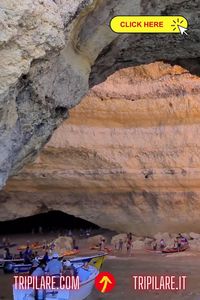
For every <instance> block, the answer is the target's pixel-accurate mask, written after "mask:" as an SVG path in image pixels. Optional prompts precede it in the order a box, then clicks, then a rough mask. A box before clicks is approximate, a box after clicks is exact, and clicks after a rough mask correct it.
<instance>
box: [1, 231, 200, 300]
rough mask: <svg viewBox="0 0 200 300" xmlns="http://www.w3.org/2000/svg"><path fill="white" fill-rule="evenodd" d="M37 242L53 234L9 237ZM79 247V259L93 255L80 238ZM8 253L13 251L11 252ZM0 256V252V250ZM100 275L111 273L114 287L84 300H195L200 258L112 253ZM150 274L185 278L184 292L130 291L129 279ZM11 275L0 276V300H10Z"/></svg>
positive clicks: (199, 289) (191, 254)
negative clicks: (81, 256)
mask: <svg viewBox="0 0 200 300" xmlns="http://www.w3.org/2000/svg"><path fill="white" fill-rule="evenodd" d="M36 237H37V240H41V241H42V240H48V241H49V240H51V239H54V238H56V237H57V234H48V235H41V236H39V235H35V236H29V237H28V236H27V235H19V236H18V235H12V236H9V238H10V240H11V241H14V239H15V241H16V242H17V243H19V244H20V243H25V242H26V240H27V239H28V240H30V242H32V241H35V238H36ZM78 244H79V247H80V255H84V254H86V253H87V254H88V253H93V254H94V253H95V252H92V251H89V248H88V244H87V240H86V239H85V238H82V239H80V240H78ZM11 249H12V251H15V250H14V249H13V248H11ZM1 253H2V250H1ZM102 270H103V271H108V272H111V273H112V274H113V275H114V276H115V279H116V287H115V288H114V290H113V291H111V292H110V293H108V294H101V293H99V292H98V291H96V290H95V289H93V292H92V294H91V295H90V297H88V300H103V299H109V300H120V299H122V298H125V299H128V300H131V299H137V300H139V299H141V300H146V299H148V300H153V299H161V298H162V299H171V300H176V299H177V300H178V299H184V300H199V299H200V285H199V270H200V255H199V254H198V253H197V252H193V251H190V250H188V251H186V252H184V253H179V254H177V253H176V254H171V255H163V254H161V253H151V252H147V251H138V250H137V251H134V252H133V256H131V257H127V255H126V254H125V253H124V254H121V255H119V254H118V253H117V252H112V253H111V254H110V255H108V257H107V259H106V261H105V263H104V266H103V269H102ZM141 274H151V275H163V274H164V275H186V276H187V288H186V291H179V292H167V293H166V292H151V291H149V292H141V291H140V292H136V291H134V290H133V288H132V275H141ZM11 282H12V275H5V274H3V272H1V273H0V300H11V299H12V290H11Z"/></svg>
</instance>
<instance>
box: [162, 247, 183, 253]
mask: <svg viewBox="0 0 200 300" xmlns="http://www.w3.org/2000/svg"><path fill="white" fill-rule="evenodd" d="M188 248H189V247H188V246H184V247H181V248H180V249H178V248H177V247H176V248H175V247H173V248H165V249H163V250H162V253H176V252H183V251H186V250H187V249H188Z"/></svg>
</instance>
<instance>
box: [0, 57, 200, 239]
mask: <svg viewBox="0 0 200 300" xmlns="http://www.w3.org/2000/svg"><path fill="white" fill-rule="evenodd" d="M199 92H200V79H199V78H198V77H197V76H195V75H191V74H190V73H189V72H188V71H187V70H186V69H184V68H182V67H180V66H177V65H174V66H171V65H170V64H166V63H163V62H157V63H152V64H149V65H143V66H139V67H134V68H127V69H122V70H119V71H118V72H116V73H115V74H113V75H111V76H110V77H109V78H108V79H107V81H105V82H104V83H102V84H100V85H97V86H95V87H94V88H93V89H91V91H90V92H89V94H88V95H87V96H86V97H85V98H84V99H83V100H82V102H81V103H80V104H79V105H78V106H76V107H75V108H74V109H72V110H71V111H70V118H69V119H68V120H66V121H65V122H64V123H63V124H62V125H61V126H60V127H59V128H58V129H57V130H56V131H55V133H54V134H53V136H52V138H51V140H50V141H49V142H48V144H47V145H46V146H45V148H44V149H43V150H42V152H41V154H40V155H39V157H38V158H37V159H36V160H35V161H34V162H33V163H31V164H29V165H27V166H26V167H24V168H23V169H22V171H20V172H19V174H18V175H16V176H13V177H12V178H11V179H10V180H9V181H8V183H7V186H6V187H5V189H4V190H3V191H2V192H1V194H0V199H1V203H2V204H1V206H0V217H1V219H2V220H7V219H8V218H10V219H12V218H16V217H20V216H28V215H32V214H37V213H41V212H45V211H48V210H52V209H54V210H62V211H64V212H66V213H69V214H72V215H75V216H78V217H81V218H84V219H87V220H89V221H91V222H93V223H95V224H98V225H99V226H102V227H104V228H109V229H112V230H116V231H118V232H133V233H135V234H138V235H143V236H147V235H148V234H155V233H157V232H177V233H178V232H191V231H193V232H199V227H200V190H199V187H200V141H199V138H198V137H199V135H200V125H199V124H200V102H199Z"/></svg>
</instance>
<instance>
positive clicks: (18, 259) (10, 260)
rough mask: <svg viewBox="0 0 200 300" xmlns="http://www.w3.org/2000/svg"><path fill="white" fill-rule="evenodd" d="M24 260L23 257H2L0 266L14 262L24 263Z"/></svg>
mask: <svg viewBox="0 0 200 300" xmlns="http://www.w3.org/2000/svg"><path fill="white" fill-rule="evenodd" d="M23 262H24V259H23V258H11V259H4V258H1V259H0V268H3V267H4V265H5V264H7V263H14V264H20V263H21V264H22V263H23Z"/></svg>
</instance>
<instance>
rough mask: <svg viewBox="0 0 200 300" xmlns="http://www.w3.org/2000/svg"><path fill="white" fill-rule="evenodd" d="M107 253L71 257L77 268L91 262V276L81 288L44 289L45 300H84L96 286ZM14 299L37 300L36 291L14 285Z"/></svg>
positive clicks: (82, 283)
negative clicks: (96, 279)
mask: <svg viewBox="0 0 200 300" xmlns="http://www.w3.org/2000/svg"><path fill="white" fill-rule="evenodd" d="M105 256H106V254H98V255H92V256H85V257H77V258H73V259H70V262H71V263H72V264H73V266H74V267H75V268H79V267H80V266H82V265H83V264H84V263H85V262H88V263H89V270H90V273H91V274H90V277H89V278H88V279H87V280H86V281H83V282H81V283H80V288H79V289H78V290H61V289H58V290H56V291H55V290H54V291H50V290H45V291H44V290H42V293H43V298H42V299H43V300H83V299H85V298H87V297H88V296H89V295H90V294H91V292H92V288H93V286H94V281H95V278H96V276H97V275H98V274H99V270H100V268H101V266H102V264H103V262H104V259H105ZM13 299H14V300H22V299H26V300H35V291H34V290H33V289H29V290H19V289H15V288H14V285H13Z"/></svg>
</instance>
